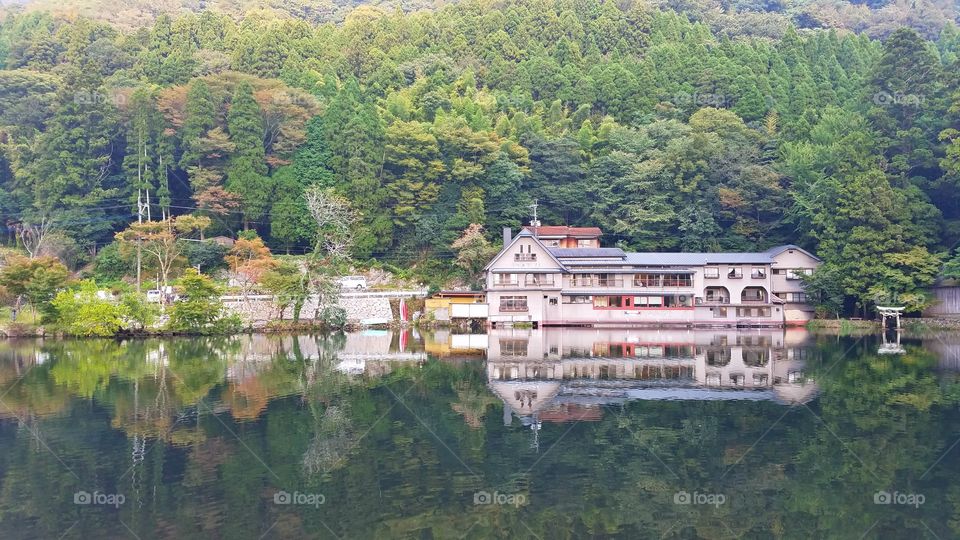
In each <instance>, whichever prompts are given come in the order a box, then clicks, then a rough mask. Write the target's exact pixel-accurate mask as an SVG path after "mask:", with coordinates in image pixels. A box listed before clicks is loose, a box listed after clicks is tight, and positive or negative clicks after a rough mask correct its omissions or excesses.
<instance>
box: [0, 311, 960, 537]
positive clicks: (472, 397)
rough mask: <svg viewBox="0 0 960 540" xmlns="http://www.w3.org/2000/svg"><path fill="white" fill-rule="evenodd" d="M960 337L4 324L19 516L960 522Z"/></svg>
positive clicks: (726, 532) (760, 530) (4, 426)
mask: <svg viewBox="0 0 960 540" xmlns="http://www.w3.org/2000/svg"><path fill="white" fill-rule="evenodd" d="M958 352H960V337H957V336H952V337H950V336H933V337H924V338H922V339H920V338H913V339H911V338H907V337H903V338H902V339H901V341H900V343H899V344H898V343H897V342H896V338H895V336H890V338H889V339H887V340H884V339H882V338H881V337H880V336H864V337H855V336H854V337H849V336H848V337H839V336H825V335H811V334H808V333H806V332H805V331H798V330H791V331H786V332H784V331H780V330H777V331H752V332H740V333H738V332H734V331H711V330H698V331H692V330H690V331H687V330H683V331H655V330H654V331H639V330H601V331H597V330H588V329H567V330H549V331H497V332H491V333H489V334H477V335H464V334H456V335H452V334H450V333H443V332H438V333H435V334H429V335H419V334H416V333H414V332H405V333H400V334H397V333H388V332H382V331H367V332H362V333H354V334H347V335H330V336H324V335H316V336H306V335H304V336H296V337H290V336H287V337H276V336H253V337H250V336H242V337H233V338H215V339H176V340H147V341H125V342H116V341H106V340H105V341H50V340H47V341H4V342H0V537H2V538H124V537H126V538H157V537H163V538H230V539H235V538H237V539H239V538H261V537H262V538H302V537H311V538H314V537H315V538H394V537H399V538H500V537H502V538H540V539H544V540H546V539H554V538H606V537H618V538H911V539H913V538H942V539H945V538H957V537H960V482H958V480H960V444H958V441H960V415H958V403H960V384H958V382H960V378H958V373H960V361H958Z"/></svg>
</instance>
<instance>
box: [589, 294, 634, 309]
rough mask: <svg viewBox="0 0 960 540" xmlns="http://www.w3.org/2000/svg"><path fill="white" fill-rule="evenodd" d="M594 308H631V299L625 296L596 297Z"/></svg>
mask: <svg viewBox="0 0 960 540" xmlns="http://www.w3.org/2000/svg"><path fill="white" fill-rule="evenodd" d="M593 307H595V308H621V307H630V301H629V299H627V298H625V297H623V296H594V297H593Z"/></svg>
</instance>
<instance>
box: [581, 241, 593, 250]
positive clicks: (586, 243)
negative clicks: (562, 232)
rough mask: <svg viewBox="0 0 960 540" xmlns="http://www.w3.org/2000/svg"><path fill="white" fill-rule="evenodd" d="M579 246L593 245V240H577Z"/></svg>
mask: <svg viewBox="0 0 960 540" xmlns="http://www.w3.org/2000/svg"><path fill="white" fill-rule="evenodd" d="M577 247H578V248H588V247H593V240H577Z"/></svg>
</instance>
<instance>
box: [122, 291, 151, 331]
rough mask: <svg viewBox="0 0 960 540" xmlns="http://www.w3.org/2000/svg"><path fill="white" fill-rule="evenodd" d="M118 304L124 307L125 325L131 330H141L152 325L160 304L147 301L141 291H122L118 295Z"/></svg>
mask: <svg viewBox="0 0 960 540" xmlns="http://www.w3.org/2000/svg"><path fill="white" fill-rule="evenodd" d="M120 305H121V306H122V307H123V309H124V315H125V317H126V326H127V327H128V328H130V329H132V330H143V329H144V328H147V327H149V326H153V325H154V324H155V323H156V322H157V318H158V317H159V316H160V306H159V305H157V304H154V303H151V302H147V297H146V295H144V294H143V293H136V292H128V293H124V294H123V295H122V296H121V297H120Z"/></svg>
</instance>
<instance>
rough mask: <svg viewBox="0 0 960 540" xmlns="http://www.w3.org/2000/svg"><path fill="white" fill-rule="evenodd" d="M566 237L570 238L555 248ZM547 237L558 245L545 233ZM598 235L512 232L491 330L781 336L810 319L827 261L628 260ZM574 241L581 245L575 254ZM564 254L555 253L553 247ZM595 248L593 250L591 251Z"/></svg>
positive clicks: (496, 266)
mask: <svg viewBox="0 0 960 540" xmlns="http://www.w3.org/2000/svg"><path fill="white" fill-rule="evenodd" d="M559 229H566V230H565V231H564V234H567V235H568V237H567V238H555V237H554V236H556V235H558V234H561V233H560V232H559V231H558V230H559ZM547 230H549V231H550V232H551V233H552V234H551V237H550V238H549V241H550V242H551V245H548V244H546V243H545V241H544V239H542V238H540V236H539V233H540V232H542V231H547ZM601 234H602V233H601V232H600V230H599V229H595V228H573V227H566V228H564V227H538V228H537V229H533V228H525V229H523V230H521V231H520V233H519V234H518V235H517V236H516V237H511V234H510V231H509V230H505V231H504V248H503V249H502V250H501V251H500V253H498V254H497V255H496V256H495V257H494V258H493V260H492V261H490V263H489V264H488V265H487V267H486V268H485V269H484V270H485V272H486V294H487V303H488V306H489V311H488V321H489V323H490V324H491V325H493V326H498V325H501V326H502V325H509V324H512V323H517V322H524V323H532V324H534V325H536V326H551V325H555V326H564V325H565V326H575V325H584V326H604V325H606V326H625V325H653V326H664V325H681V326H781V325H789V324H803V323H804V322H806V321H807V320H809V319H810V318H811V317H812V313H813V310H812V308H811V307H810V305H809V304H808V303H807V300H806V296H805V294H804V292H803V287H802V284H801V280H800V277H801V276H802V275H803V274H809V273H812V272H813V270H814V269H815V268H816V267H817V266H818V265H819V264H820V259H818V258H817V257H816V256H814V255H812V254H811V253H809V252H807V251H805V250H803V249H801V248H799V247H797V246H793V245H786V246H779V247H776V248H771V249H769V250H767V251H762V252H758V253H627V252H624V251H623V250H622V249H620V248H610V247H606V248H605V247H599V242H600V235H601ZM573 241H576V245H578V246H581V247H562V246H565V245H566V246H569V245H571V242H573ZM553 244H556V245H553ZM587 246H588V247H587Z"/></svg>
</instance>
